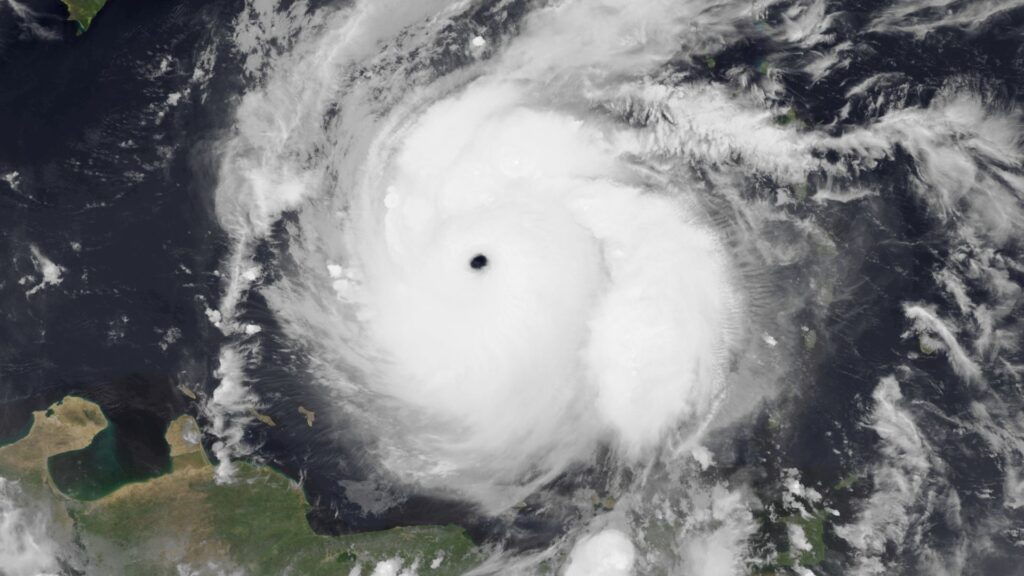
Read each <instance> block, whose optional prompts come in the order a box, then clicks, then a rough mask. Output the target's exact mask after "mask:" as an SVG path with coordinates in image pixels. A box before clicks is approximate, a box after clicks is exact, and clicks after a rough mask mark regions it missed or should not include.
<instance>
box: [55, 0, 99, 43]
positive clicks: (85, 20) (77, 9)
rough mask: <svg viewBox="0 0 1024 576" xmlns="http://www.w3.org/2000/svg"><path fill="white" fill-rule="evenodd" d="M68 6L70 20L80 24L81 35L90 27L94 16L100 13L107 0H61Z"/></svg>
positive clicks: (79, 31) (79, 32)
mask: <svg viewBox="0 0 1024 576" xmlns="http://www.w3.org/2000/svg"><path fill="white" fill-rule="evenodd" d="M61 2H63V3H64V5H65V6H67V7H68V20H69V21H71V22H74V23H75V24H76V25H77V26H78V34H79V35H81V34H83V33H85V31H86V30H88V29H89V26H90V25H91V24H92V20H93V18H95V17H96V15H97V14H99V13H100V10H102V9H103V6H105V5H106V4H107V0H61Z"/></svg>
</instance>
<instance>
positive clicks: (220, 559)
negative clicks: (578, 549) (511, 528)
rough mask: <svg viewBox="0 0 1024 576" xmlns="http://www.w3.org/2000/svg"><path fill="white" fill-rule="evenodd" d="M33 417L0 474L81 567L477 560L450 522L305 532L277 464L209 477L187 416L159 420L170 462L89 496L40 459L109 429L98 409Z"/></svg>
mask: <svg viewBox="0 0 1024 576" xmlns="http://www.w3.org/2000/svg"><path fill="white" fill-rule="evenodd" d="M33 417H34V422H33V424H32V427H31V429H30V430H29V431H28V434H27V435H26V436H24V437H23V438H21V439H19V440H17V441H15V442H13V443H11V444H8V445H6V446H0V477H5V478H7V479H8V480H13V481H16V482H18V483H19V484H20V485H21V488H22V490H23V491H24V492H25V493H26V494H27V495H28V496H30V497H31V498H32V500H34V501H35V502H38V503H40V504H41V505H43V506H45V507H48V508H49V511H50V517H51V522H52V526H51V528H52V529H53V530H52V531H53V532H54V533H63V534H65V535H68V536H70V538H69V540H73V541H75V542H77V543H78V544H79V546H80V548H81V549H82V550H83V551H84V555H85V560H84V561H85V562H86V563H87V572H88V573H102V574H124V575H136V574H138V575H145V576H159V575H165V574H166V575H168V576H172V575H173V576H178V575H180V574H197V575H198V574H206V573H211V574H212V573H221V572H227V573H234V572H235V571H239V570H241V571H242V572H244V573H245V574H248V575H262V574H266V575H268V576H270V575H275V576H277V575H280V574H303V575H318V574H324V575H327V574H330V575H338V574H341V575H345V574H364V575H369V574H370V573H371V572H375V566H378V564H380V563H385V565H386V566H389V567H393V568H394V571H395V573H397V572H398V569H399V568H400V567H401V568H406V569H411V570H412V571H413V572H415V573H417V574H422V575H427V574H431V575H454V574H462V573H464V572H465V571H466V570H468V569H469V568H472V567H473V566H474V565H476V564H477V563H479V562H480V561H481V556H480V553H479V551H478V550H477V549H476V547H475V546H474V544H473V542H472V541H471V540H470V539H469V537H468V536H467V535H466V533H465V532H464V531H463V530H462V529H461V528H459V527H456V526H420V527H410V528H395V529H392V530H387V531H383V532H373V533H364V534H353V535H347V536H339V537H332V536H322V535H319V534H316V533H314V532H313V530H312V529H311V528H310V527H309V524H308V523H307V522H306V518H305V513H306V512H307V511H308V510H309V509H310V506H309V503H308V502H307V501H306V498H305V495H304V494H303V492H302V490H301V489H300V488H299V487H298V486H297V485H296V484H295V483H294V482H292V481H291V480H289V479H288V478H287V477H285V476H284V475H282V474H280V473H278V472H276V471H274V470H271V469H269V468H266V467H262V466H257V465H252V464H247V463H238V466H239V470H238V475H237V480H236V482H235V483H232V484H218V483H216V482H215V481H214V468H213V466H212V464H211V463H210V461H209V460H208V459H207V457H206V454H205V452H204V451H203V449H202V446H201V445H200V444H199V442H198V439H199V428H198V426H197V424H196V422H195V420H193V419H192V418H191V417H190V416H182V417H180V418H178V419H177V420H175V421H174V422H172V423H171V424H170V426H169V427H168V429H167V433H166V440H167V443H168V445H169V446H170V455H171V466H170V469H169V470H167V471H166V473H164V474H161V475H159V476H156V477H153V478H149V479H145V480H142V481H129V482H127V483H123V482H122V483H120V484H119V485H111V484H110V482H111V478H112V477H113V474H115V473H112V472H111V471H110V470H101V471H99V474H100V475H101V477H102V478H103V480H104V482H105V484H103V485H104V486H105V489H104V490H103V491H102V495H100V494H101V492H99V491H96V490H89V491H86V493H87V495H88V497H89V499H87V500H82V499H78V498H74V497H72V496H70V495H68V493H67V492H66V491H65V490H66V486H65V481H64V480H61V481H57V480H55V478H54V476H52V475H51V473H50V470H51V468H53V465H54V462H58V463H59V462H61V461H62V460H67V459H68V458H69V457H68V454H75V453H79V454H81V453H86V450H87V449H89V448H91V449H92V450H93V451H102V450H103V447H102V446H100V447H96V446H93V445H94V444H96V442H97V440H100V441H102V439H103V433H104V431H107V430H109V423H108V421H107V419H106V418H105V417H104V415H103V413H102V411H101V410H100V408H99V406H97V405H96V404H93V403H92V402H89V401H87V400H83V399H81V398H78V397H74V396H69V397H67V398H65V399H64V400H62V401H61V402H59V403H57V404H54V405H53V406H51V407H50V408H49V409H48V410H46V411H40V412H35V413H34V414H33ZM80 461H81V462H86V463H88V462H89V460H87V459H86V460H80ZM78 472H79V473H80V474H81V475H82V477H83V478H85V480H83V479H82V478H79V479H77V480H76V481H77V482H79V483H86V484H87V483H88V482H89V480H88V478H89V477H90V474H91V473H94V472H96V471H95V470H90V469H89V466H88V464H86V465H84V466H83V467H82V468H80V469H79V470H78ZM65 475H67V474H66V472H65ZM72 486H74V485H72ZM71 492H72V493H74V492H75V490H74V489H72V490H71ZM94 496H95V498H93V497H94Z"/></svg>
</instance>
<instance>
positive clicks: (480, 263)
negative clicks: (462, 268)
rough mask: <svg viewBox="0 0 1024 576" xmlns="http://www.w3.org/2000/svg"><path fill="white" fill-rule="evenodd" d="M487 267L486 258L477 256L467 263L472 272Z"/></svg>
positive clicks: (481, 255) (480, 255)
mask: <svg viewBox="0 0 1024 576" xmlns="http://www.w3.org/2000/svg"><path fill="white" fill-rule="evenodd" d="M486 266H487V256H484V255H483V254H477V255H476V256H473V258H472V259H471V260H470V261H469V267H470V268H472V269H473V270H483V269H484V268H485V267H486Z"/></svg>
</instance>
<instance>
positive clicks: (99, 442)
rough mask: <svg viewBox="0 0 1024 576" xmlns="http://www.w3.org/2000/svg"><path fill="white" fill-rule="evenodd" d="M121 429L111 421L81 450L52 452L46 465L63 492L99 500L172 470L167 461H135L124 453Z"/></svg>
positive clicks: (79, 498) (74, 496)
mask: <svg viewBox="0 0 1024 576" xmlns="http://www.w3.org/2000/svg"><path fill="white" fill-rule="evenodd" d="M118 432H119V429H118V427H117V425H116V424H114V423H110V424H109V425H108V426H107V427H106V428H104V429H103V430H101V431H100V432H99V433H97V434H96V436H94V437H93V439H92V442H91V443H89V445H88V446H86V447H85V448H82V449H81V450H71V451H69V452H62V453H60V454H56V455H54V456H51V457H50V458H49V459H48V460H47V468H48V470H49V472H50V477H51V478H53V482H54V484H55V485H56V486H57V488H58V489H60V491H61V492H63V493H64V494H67V495H68V496H71V497H72V498H76V499H78V500H97V499H99V498H102V497H104V496H106V495H108V494H110V493H112V492H114V491H115V490H117V489H118V488H120V487H122V486H124V485H125V484H129V483H132V482H141V481H144V480H149V479H150V478H155V477H157V476H161V475H163V474H166V473H168V472H170V471H171V465H170V459H168V460H167V462H166V464H165V465H162V466H161V465H159V464H157V465H154V464H153V463H141V462H137V461H135V462H133V461H132V460H131V459H127V458H123V457H122V454H121V452H122V450H120V449H119V444H120V443H119V442H118V440H119V439H118Z"/></svg>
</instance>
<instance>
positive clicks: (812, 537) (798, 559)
mask: <svg viewBox="0 0 1024 576" xmlns="http://www.w3.org/2000/svg"><path fill="white" fill-rule="evenodd" d="M825 518H826V513H825V512H824V511H818V512H815V513H814V515H813V516H811V517H810V518H804V517H803V516H799V515H794V516H788V517H786V518H783V519H782V520H783V522H785V523H787V524H794V525H796V526H799V527H800V528H801V529H803V531H804V536H805V537H806V538H807V542H808V543H809V544H810V545H811V549H810V550H801V551H799V554H797V555H795V556H794V554H793V551H789V552H782V553H780V554H779V558H778V560H776V563H777V564H778V565H779V566H793V565H797V564H798V565H800V566H803V567H809V566H816V565H818V564H820V563H821V562H822V561H823V560H824V559H825Z"/></svg>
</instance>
